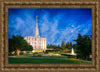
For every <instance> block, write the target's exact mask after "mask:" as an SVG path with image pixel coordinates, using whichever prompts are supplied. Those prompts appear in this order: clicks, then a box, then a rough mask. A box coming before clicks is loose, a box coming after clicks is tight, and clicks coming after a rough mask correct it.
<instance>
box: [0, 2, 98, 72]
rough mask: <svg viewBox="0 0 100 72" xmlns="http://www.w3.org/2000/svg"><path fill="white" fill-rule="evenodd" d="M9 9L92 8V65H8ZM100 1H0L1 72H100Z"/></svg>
mask: <svg viewBox="0 0 100 72" xmlns="http://www.w3.org/2000/svg"><path fill="white" fill-rule="evenodd" d="M9 8H91V9H92V64H8V9H9ZM99 12H100V0H0V72H14V71H15V72H21V71H24V72H42V71H43V72H50V71H52V72H55V71H56V72H60V71H63V72H99V71H100V54H99V51H100V48H99V47H100V38H99V36H100V18H99V16H100V14H99Z"/></svg>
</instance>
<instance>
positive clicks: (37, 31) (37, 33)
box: [35, 16, 39, 36]
mask: <svg viewBox="0 0 100 72" xmlns="http://www.w3.org/2000/svg"><path fill="white" fill-rule="evenodd" d="M35 33H36V34H35V35H36V36H38V35H39V30H38V19H37V16H36V32H35Z"/></svg>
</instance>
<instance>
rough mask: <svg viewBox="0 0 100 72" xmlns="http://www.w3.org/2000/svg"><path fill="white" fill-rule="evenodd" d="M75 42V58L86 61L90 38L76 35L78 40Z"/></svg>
mask: <svg viewBox="0 0 100 72" xmlns="http://www.w3.org/2000/svg"><path fill="white" fill-rule="evenodd" d="M74 41H76V42H77V48H76V49H77V57H78V58H82V59H88V58H89V55H90V54H91V36H89V35H85V36H83V37H82V36H81V34H79V35H78V38H77V39H76V40H74Z"/></svg>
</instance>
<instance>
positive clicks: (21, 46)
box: [9, 35, 33, 55]
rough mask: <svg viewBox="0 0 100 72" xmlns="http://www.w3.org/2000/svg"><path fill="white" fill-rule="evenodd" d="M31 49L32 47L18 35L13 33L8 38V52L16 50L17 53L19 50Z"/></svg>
mask: <svg viewBox="0 0 100 72" xmlns="http://www.w3.org/2000/svg"><path fill="white" fill-rule="evenodd" d="M32 50H33V47H32V46H31V45H30V44H29V43H27V41H26V40H24V38H23V37H22V36H20V35H16V36H15V35H14V36H13V37H12V39H9V52H12V51H16V53H17V55H19V53H20V51H32Z"/></svg>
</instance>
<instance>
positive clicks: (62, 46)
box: [61, 41, 65, 49]
mask: <svg viewBox="0 0 100 72" xmlns="http://www.w3.org/2000/svg"><path fill="white" fill-rule="evenodd" d="M61 48H62V49H65V41H63V42H62V44H61Z"/></svg>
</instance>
